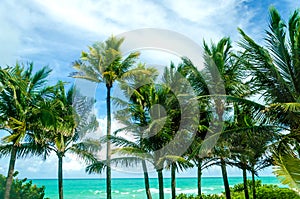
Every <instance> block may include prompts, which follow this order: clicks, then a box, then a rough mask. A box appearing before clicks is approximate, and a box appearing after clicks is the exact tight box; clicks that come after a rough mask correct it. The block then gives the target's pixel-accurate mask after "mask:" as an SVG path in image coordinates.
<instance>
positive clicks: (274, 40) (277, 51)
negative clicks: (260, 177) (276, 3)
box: [239, 7, 300, 190]
mask: <svg viewBox="0 0 300 199" xmlns="http://www.w3.org/2000/svg"><path fill="white" fill-rule="evenodd" d="M269 12H270V14H269V15H270V18H269V29H268V30H267V31H266V37H265V41H266V42H267V46H266V47H263V46H261V45H259V44H257V43H256V42H255V41H254V40H253V39H251V38H250V37H249V36H248V35H247V34H246V33H245V32H244V31H242V30H241V29H240V30H239V31H240V33H241V35H242V37H243V40H242V41H241V42H240V45H241V47H243V48H244V50H245V53H244V58H245V59H244V60H245V61H246V62H245V64H246V65H247V66H248V69H249V72H250V75H251V76H252V77H253V82H254V83H253V86H254V87H255V88H256V89H258V91H259V92H260V93H261V94H262V95H263V98H264V100H265V103H266V109H265V110H264V112H265V113H266V114H267V115H268V116H269V118H271V120H272V121H273V122H277V123H278V124H279V125H280V126H281V127H282V128H283V129H286V130H287V131H289V133H288V134H287V135H286V136H284V139H282V144H280V145H279V146H283V145H290V146H293V147H296V145H297V143H299V141H300V139H299V132H300V128H299V126H300V103H299V99H300V56H299V52H300V43H299V41H300V33H299V27H300V14H299V10H295V11H294V13H292V14H291V16H290V18H289V20H288V23H285V22H284V20H283V19H282V17H281V16H280V14H279V13H278V11H277V10H276V9H275V8H274V7H271V8H270V10H269ZM283 143H285V144H283ZM296 148H297V147H296ZM279 151H281V152H282V151H283V150H279ZM296 152H297V153H298V156H293V155H292V156H291V157H294V158H295V159H296V160H295V161H298V160H299V158H297V157H299V152H300V151H299V150H298V151H297V150H296ZM274 157H280V154H279V155H278V154H275V155H274ZM289 157H290V156H289ZM288 159H290V160H291V159H292V158H288ZM297 159H298V160H297ZM275 162H277V163H279V162H281V161H275ZM284 165H285V164H279V165H278V166H279V168H281V171H285V172H281V173H280V172H277V173H276V174H278V175H283V176H284V177H285V178H286V179H289V180H287V181H282V182H283V183H285V184H286V183H288V182H290V183H288V184H289V185H291V187H293V188H298V190H300V183H299V181H297V180H295V179H299V178H298V177H296V175H293V173H294V174H295V173H299V170H298V171H289V170H288V169H287V168H286V167H285V166H284ZM283 179H284V178H283ZM292 184H293V185H294V186H293V185H292Z"/></svg>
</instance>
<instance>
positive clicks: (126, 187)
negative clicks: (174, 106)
mask: <svg viewBox="0 0 300 199" xmlns="http://www.w3.org/2000/svg"><path fill="white" fill-rule="evenodd" d="M256 179H259V180H261V181H262V183H264V184H275V185H281V184H280V183H279V181H278V180H277V178H276V177H273V176H272V177H259V178H256ZM32 181H33V183H34V184H37V185H38V186H42V185H44V186H45V187H46V191H45V192H46V197H48V198H50V199H57V198H58V191H57V180H56V179H35V180H32ZM170 182H171V179H170V178H165V179H164V193H165V198H166V199H169V198H171V188H170V186H171V183H170ZM229 183H230V186H233V185H235V184H237V183H242V178H241V177H229ZM176 185H177V186H176V191H177V194H179V193H186V194H194V195H195V194H196V193H197V178H177V179H176ZM150 188H151V193H152V196H153V199H157V198H158V181H157V179H156V178H150ZM223 191H224V186H223V180H222V178H221V177H203V178H202V192H203V193H205V194H212V193H221V192H223ZM112 196H113V198H114V199H131V198H137V199H144V198H146V194H145V190H144V179H143V178H119V179H113V180H112ZM64 198H65V199H96V198H97V199H100V198H103V199H104V198H106V194H105V179H65V180H64Z"/></svg>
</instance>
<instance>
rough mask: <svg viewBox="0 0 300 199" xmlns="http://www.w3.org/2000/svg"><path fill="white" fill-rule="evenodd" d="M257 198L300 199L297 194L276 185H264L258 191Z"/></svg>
mask: <svg viewBox="0 0 300 199" xmlns="http://www.w3.org/2000/svg"><path fill="white" fill-rule="evenodd" d="M257 198H260V199H277V198H284V199H300V196H299V195H297V193H296V192H294V191H293V190H290V189H288V188H280V187H278V186H276V185H263V186H261V187H259V188H258V189H257Z"/></svg>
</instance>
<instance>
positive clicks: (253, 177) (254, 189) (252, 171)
mask: <svg viewBox="0 0 300 199" xmlns="http://www.w3.org/2000/svg"><path fill="white" fill-rule="evenodd" d="M251 174H252V197H253V199H256V188H255V176H254V175H255V172H254V168H253V166H252V168H251Z"/></svg>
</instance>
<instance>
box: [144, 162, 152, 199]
mask: <svg viewBox="0 0 300 199" xmlns="http://www.w3.org/2000/svg"><path fill="white" fill-rule="evenodd" d="M142 165H143V172H144V179H145V189H146V195H147V199H152V196H151V192H150V183H149V176H148V170H147V165H146V161H145V160H143V161H142Z"/></svg>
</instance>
